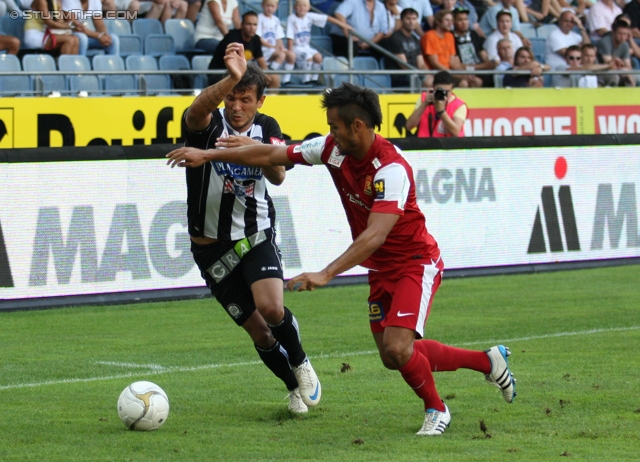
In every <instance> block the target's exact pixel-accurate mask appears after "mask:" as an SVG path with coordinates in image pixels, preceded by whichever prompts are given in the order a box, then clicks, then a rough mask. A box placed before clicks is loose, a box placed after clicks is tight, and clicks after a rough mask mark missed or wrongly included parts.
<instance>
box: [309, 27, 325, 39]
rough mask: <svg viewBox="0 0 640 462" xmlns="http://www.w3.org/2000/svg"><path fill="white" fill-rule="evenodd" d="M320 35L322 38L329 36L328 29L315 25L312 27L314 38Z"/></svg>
mask: <svg viewBox="0 0 640 462" xmlns="http://www.w3.org/2000/svg"><path fill="white" fill-rule="evenodd" d="M318 35H320V36H324V35H327V31H326V29H325V28H324V27H318V26H315V25H311V36H312V37H314V36H318Z"/></svg>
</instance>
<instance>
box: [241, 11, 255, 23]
mask: <svg viewBox="0 0 640 462" xmlns="http://www.w3.org/2000/svg"><path fill="white" fill-rule="evenodd" d="M247 16H255V17H256V18H257V17H258V13H256V12H255V11H251V10H250V11H247V12H246V13H245V14H243V15H242V22H244V20H245V18H246V17H247Z"/></svg>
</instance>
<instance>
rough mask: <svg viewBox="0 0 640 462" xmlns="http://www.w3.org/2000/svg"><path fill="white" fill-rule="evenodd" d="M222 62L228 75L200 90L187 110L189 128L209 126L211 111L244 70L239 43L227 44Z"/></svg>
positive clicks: (196, 129)
mask: <svg viewBox="0 0 640 462" xmlns="http://www.w3.org/2000/svg"><path fill="white" fill-rule="evenodd" d="M224 64H225V66H226V67H227V69H228V70H229V75H228V76H226V77H224V78H223V79H222V80H221V81H219V82H218V83H216V84H214V85H211V86H210V87H207V88H205V89H204V90H202V92H201V93H200V94H199V95H198V96H197V97H196V99H195V100H194V101H193V103H191V106H190V107H189V109H188V110H187V115H186V122H187V127H189V128H190V129H191V130H194V131H200V130H204V129H205V128H207V127H208V126H209V122H210V121H211V113H212V112H213V111H215V110H216V108H217V107H218V106H219V105H220V103H222V101H224V99H225V97H226V96H227V94H229V92H231V91H232V90H233V87H235V86H236V85H237V83H238V82H239V81H240V79H241V78H242V76H243V75H244V73H245V72H246V70H247V60H246V58H245V57H244V46H243V45H242V44H241V43H230V44H229V46H227V49H226V51H225V55H224Z"/></svg>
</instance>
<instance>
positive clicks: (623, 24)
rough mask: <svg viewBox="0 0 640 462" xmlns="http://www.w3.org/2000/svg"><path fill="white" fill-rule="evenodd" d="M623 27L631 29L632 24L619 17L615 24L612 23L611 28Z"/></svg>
mask: <svg viewBox="0 0 640 462" xmlns="http://www.w3.org/2000/svg"><path fill="white" fill-rule="evenodd" d="M621 27H626V28H627V29H629V28H630V27H631V26H630V25H629V23H628V22H627V21H625V20H624V19H618V20H617V21H614V22H613V24H611V30H618V29H620V28H621Z"/></svg>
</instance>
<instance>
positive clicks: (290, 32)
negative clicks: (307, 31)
mask: <svg viewBox="0 0 640 462" xmlns="http://www.w3.org/2000/svg"><path fill="white" fill-rule="evenodd" d="M294 18H295V15H293V14H290V15H289V16H288V17H287V31H286V32H285V37H286V38H288V39H291V40H293V39H294V38H295V26H294V21H295V19H294Z"/></svg>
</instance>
